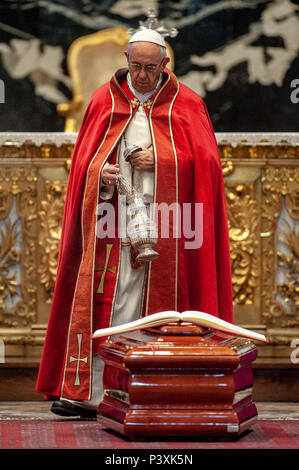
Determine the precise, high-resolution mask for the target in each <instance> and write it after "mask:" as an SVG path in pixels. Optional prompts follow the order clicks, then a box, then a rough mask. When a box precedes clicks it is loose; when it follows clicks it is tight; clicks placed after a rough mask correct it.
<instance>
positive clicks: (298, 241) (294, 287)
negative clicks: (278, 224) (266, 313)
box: [277, 222, 299, 310]
mask: <svg viewBox="0 0 299 470" xmlns="http://www.w3.org/2000/svg"><path fill="white" fill-rule="evenodd" d="M286 223H287V222H286ZM281 231H282V232H283V234H284V235H285V236H280V237H278V238H279V240H280V241H281V242H282V243H283V244H284V245H286V247H287V248H288V251H289V253H288V254H285V253H283V252H282V251H278V252H277V256H278V260H279V266H280V267H281V268H283V269H284V270H286V274H285V276H286V278H287V281H284V282H283V283H282V284H280V285H278V287H277V289H278V292H279V293H280V295H281V296H282V297H283V298H284V300H285V302H287V303H291V304H294V305H295V307H296V308H297V309H298V310H299V232H297V231H296V228H294V227H290V226H289V230H286V229H285V228H284V227H282V228H281Z"/></svg>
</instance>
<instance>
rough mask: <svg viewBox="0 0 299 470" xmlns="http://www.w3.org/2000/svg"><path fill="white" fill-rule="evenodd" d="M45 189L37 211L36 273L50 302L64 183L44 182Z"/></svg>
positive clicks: (58, 241)
mask: <svg viewBox="0 0 299 470" xmlns="http://www.w3.org/2000/svg"><path fill="white" fill-rule="evenodd" d="M45 189H46V198H45V199H44V200H43V201H42V202H41V206H42V210H41V211H40V212H39V216H40V224H41V231H40V235H39V247H40V252H41V263H40V266H39V268H38V273H39V274H40V283H41V284H42V285H43V286H44V289H45V291H46V296H47V299H46V302H47V303H50V302H51V300H52V296H53V290H54V284H55V279H56V274H57V260H58V254H59V244H60V238H61V226H62V217H63V208H64V203H65V194H66V183H61V182H56V181H54V182H53V181H51V182H46V185H45Z"/></svg>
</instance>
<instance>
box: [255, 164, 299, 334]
mask: <svg viewBox="0 0 299 470" xmlns="http://www.w3.org/2000/svg"><path fill="white" fill-rule="evenodd" d="M298 183H299V168H298V167H296V168H284V167H282V168H275V167H269V168H266V169H265V170H264V176H263V178H262V206H261V214H262V232H263V233H269V234H270V235H269V236H268V237H264V238H262V252H263V257H262V259H263V265H262V273H263V275H262V277H263V281H262V285H263V290H262V317H263V318H264V320H265V321H266V323H267V324H268V325H276V326H282V327H286V326H290V325H292V326H298V325H299V319H298V318H297V316H296V315H297V314H296V312H297V313H298V306H299V292H298V291H299V285H298V282H299V271H298V255H299V237H298V233H297V231H296V229H295V228H292V227H291V226H289V230H286V229H285V228H284V227H280V230H281V231H282V233H283V235H282V236H278V235H277V229H276V227H277V222H278V217H279V216H280V215H281V212H282V207H283V206H282V203H283V200H284V201H285V202H286V201H287V200H288V207H287V204H285V206H286V209H287V212H288V214H289V215H290V216H291V217H292V216H293V215H294V211H293V207H294V209H296V207H297V197H293V195H294V194H296V193H297V188H298ZM276 237H278V240H279V241H280V242H282V243H283V244H284V246H285V247H286V248H287V250H288V254H286V253H285V252H284V251H282V250H277V249H276ZM278 267H280V268H281V269H282V270H283V271H284V273H285V278H286V281H284V282H282V283H281V284H280V285H277V280H276V276H277V271H278ZM277 294H279V295H280V296H281V299H283V301H284V302H285V303H286V304H289V305H290V306H292V307H293V308H292V309H291V310H292V311H291V312H288V311H287V310H286V308H285V307H284V305H283V302H282V301H280V300H279V299H278V298H277Z"/></svg>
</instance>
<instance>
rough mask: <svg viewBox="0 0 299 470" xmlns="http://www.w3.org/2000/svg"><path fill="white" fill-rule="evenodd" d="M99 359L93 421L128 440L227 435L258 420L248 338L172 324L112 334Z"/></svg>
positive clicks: (253, 349)
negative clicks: (100, 394)
mask: <svg viewBox="0 0 299 470" xmlns="http://www.w3.org/2000/svg"><path fill="white" fill-rule="evenodd" d="M99 354H100V356H101V358H102V359H103V360H104V362H105V368H104V375H103V387H104V398H103V400H102V402H101V403H100V406H99V409H98V422H99V423H100V424H101V426H102V428H110V429H113V430H115V431H118V432H120V433H122V434H124V435H126V436H128V437H130V438H131V439H132V440H134V439H137V438H138V439H140V438H147V437H148V438H149V437H153V436H157V437H158V436H169V437H171V436H172V437H173V436H233V435H238V434H240V433H241V432H243V431H244V430H245V429H247V428H248V427H249V426H250V425H252V423H253V422H254V420H255V418H256V417H257V409H256V406H255V404H254V403H253V402H252V387H253V373H252V361H254V359H255V358H256V356H257V348H256V346H255V345H254V344H253V343H252V342H251V341H250V340H247V339H241V338H237V337H232V336H228V335H226V334H223V333H220V332H215V331H213V330H208V329H204V328H201V327H198V326H189V325H184V324H177V325H167V326H163V327H160V328H153V329H147V330H141V331H135V332H131V333H126V334H122V335H119V336H115V337H113V338H112V339H109V340H106V341H105V342H104V343H103V344H102V345H101V346H100V350H99Z"/></svg>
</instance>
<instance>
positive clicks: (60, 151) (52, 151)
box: [0, 140, 74, 159]
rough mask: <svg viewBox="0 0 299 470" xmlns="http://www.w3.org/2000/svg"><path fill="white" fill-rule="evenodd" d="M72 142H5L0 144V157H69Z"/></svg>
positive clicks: (72, 146) (72, 148)
mask: <svg viewBox="0 0 299 470" xmlns="http://www.w3.org/2000/svg"><path fill="white" fill-rule="evenodd" d="M73 150H74V144H72V143H71V142H70V143H63V144H61V145H60V146H59V145H56V144H55V141H53V142H48V143H44V144H42V145H36V144H35V143H33V142H31V141H30V140H28V141H26V142H24V143H23V144H22V145H19V144H18V142H10V141H8V142H5V143H4V144H3V145H0V158H1V157H2V158H10V159H13V158H42V159H49V158H63V159H67V158H71V157H72V154H73Z"/></svg>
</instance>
